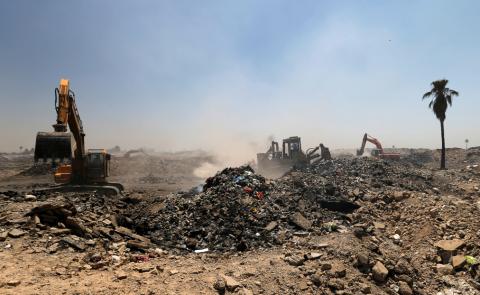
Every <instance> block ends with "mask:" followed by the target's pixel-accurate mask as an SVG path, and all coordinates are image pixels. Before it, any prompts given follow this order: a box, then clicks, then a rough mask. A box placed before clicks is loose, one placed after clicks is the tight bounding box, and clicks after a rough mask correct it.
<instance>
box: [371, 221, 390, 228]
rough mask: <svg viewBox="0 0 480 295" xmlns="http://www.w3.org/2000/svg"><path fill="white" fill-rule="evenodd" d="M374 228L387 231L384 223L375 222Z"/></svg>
mask: <svg viewBox="0 0 480 295" xmlns="http://www.w3.org/2000/svg"><path fill="white" fill-rule="evenodd" d="M373 226H374V227H375V228H376V229H385V228H386V227H387V226H386V225H385V223H382V222H373Z"/></svg>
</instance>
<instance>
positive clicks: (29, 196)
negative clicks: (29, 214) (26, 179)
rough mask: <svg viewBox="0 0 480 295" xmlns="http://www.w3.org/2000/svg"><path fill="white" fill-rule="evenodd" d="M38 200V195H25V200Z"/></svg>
mask: <svg viewBox="0 0 480 295" xmlns="http://www.w3.org/2000/svg"><path fill="white" fill-rule="evenodd" d="M36 200H37V197H36V196H34V195H25V201H27V202H35V201H36Z"/></svg>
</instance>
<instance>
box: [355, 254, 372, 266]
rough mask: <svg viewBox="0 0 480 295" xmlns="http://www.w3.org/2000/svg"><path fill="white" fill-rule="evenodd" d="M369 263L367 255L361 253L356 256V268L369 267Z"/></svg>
mask: <svg viewBox="0 0 480 295" xmlns="http://www.w3.org/2000/svg"><path fill="white" fill-rule="evenodd" d="M369 261H370V260H369V258H368V255H366V254H363V253H359V254H357V264H358V266H360V267H364V266H369Z"/></svg>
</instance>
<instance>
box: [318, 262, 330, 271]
mask: <svg viewBox="0 0 480 295" xmlns="http://www.w3.org/2000/svg"><path fill="white" fill-rule="evenodd" d="M320 269H321V270H330V269H332V265H331V264H330V263H323V264H322V266H321V267H320Z"/></svg>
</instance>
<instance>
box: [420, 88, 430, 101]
mask: <svg viewBox="0 0 480 295" xmlns="http://www.w3.org/2000/svg"><path fill="white" fill-rule="evenodd" d="M432 94H433V90H432V91H429V92H427V93H425V94H424V95H423V97H422V100H424V99H425V98H427V97H430V96H432Z"/></svg>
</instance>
